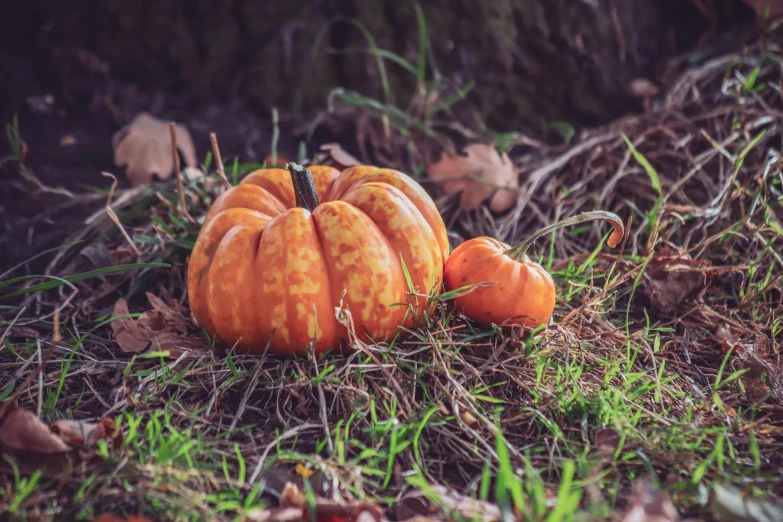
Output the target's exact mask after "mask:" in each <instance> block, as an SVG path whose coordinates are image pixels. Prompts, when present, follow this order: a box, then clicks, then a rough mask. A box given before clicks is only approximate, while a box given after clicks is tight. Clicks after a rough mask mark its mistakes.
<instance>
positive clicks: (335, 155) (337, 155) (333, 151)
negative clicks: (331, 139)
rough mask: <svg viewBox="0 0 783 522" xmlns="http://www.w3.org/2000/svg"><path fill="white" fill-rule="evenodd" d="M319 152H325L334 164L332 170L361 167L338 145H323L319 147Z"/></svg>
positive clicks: (358, 162) (356, 160) (357, 161)
mask: <svg viewBox="0 0 783 522" xmlns="http://www.w3.org/2000/svg"><path fill="white" fill-rule="evenodd" d="M321 150H323V151H326V152H327V153H328V155H329V157H331V159H332V161H333V162H334V163H335V165H334V168H336V169H337V170H343V169H346V168H348V167H355V166H356V165H361V164H362V162H361V161H359V160H358V159H356V158H355V157H353V156H352V155H351V154H349V153H348V152H347V151H346V150H345V149H344V148H342V147H341V146H340V144H339V143H324V144H323V145H321Z"/></svg>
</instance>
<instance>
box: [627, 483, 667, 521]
mask: <svg viewBox="0 0 783 522" xmlns="http://www.w3.org/2000/svg"><path fill="white" fill-rule="evenodd" d="M635 490H636V498H635V499H634V502H633V504H632V505H631V507H630V509H629V510H628V511H627V512H626V514H625V516H624V517H623V519H622V522H677V521H678V520H679V519H680V517H679V514H678V513H677V509H676V508H675V507H674V504H672V501H671V500H669V497H668V495H666V493H664V492H662V491H659V490H657V489H655V488H654V487H653V486H652V484H651V483H650V482H649V481H647V480H642V481H640V482H638V483H637V484H636V487H635Z"/></svg>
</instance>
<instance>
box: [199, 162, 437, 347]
mask: <svg viewBox="0 0 783 522" xmlns="http://www.w3.org/2000/svg"><path fill="white" fill-rule="evenodd" d="M287 167H288V170H284V169H275V168H273V169H261V170H257V171H255V172H253V173H251V174H249V175H248V176H247V177H246V178H244V179H243V180H242V182H241V183H240V184H238V185H237V186H235V187H232V188H230V189H229V190H227V191H226V192H225V193H224V194H222V195H221V196H220V197H218V198H217V200H215V202H214V204H213V205H212V208H211V209H210V210H209V212H208V213H207V216H206V218H205V221H204V225H203V227H202V229H201V232H200V233H199V237H198V239H197V241H196V245H195V247H194V249H193V252H192V254H191V257H190V262H189V266H188V293H189V299H190V306H191V310H192V312H193V315H194V316H195V318H196V320H197V321H198V322H199V323H200V324H201V325H202V326H203V327H204V328H205V329H206V330H207V331H208V332H210V333H211V334H212V335H214V336H216V337H217V338H219V339H220V340H222V341H223V342H225V343H227V344H229V345H232V346H235V347H236V349H237V351H239V352H242V353H261V352H263V351H264V350H265V349H266V347H267V344H268V345H269V349H270V351H272V352H275V353H278V354H284V355H294V354H300V355H301V354H305V353H306V350H307V347H308V344H309V343H313V344H312V348H313V350H314V352H315V353H321V352H323V351H325V350H330V349H334V348H336V347H338V346H339V345H340V341H341V340H343V339H347V330H346V328H345V327H344V326H343V325H342V324H341V323H340V322H339V321H338V320H337V317H336V315H335V310H336V308H337V307H338V306H340V305H341V304H342V306H343V308H344V309H347V310H348V311H349V312H350V313H351V316H352V320H353V325H354V329H355V333H356V334H357V335H358V336H359V337H360V338H361V339H362V340H365V341H387V340H390V339H391V338H392V337H393V336H394V335H396V334H397V332H398V327H399V326H400V325H406V326H410V325H411V324H412V321H413V318H414V316H416V315H418V314H420V313H422V312H425V313H426V312H429V310H424V307H425V304H426V303H427V297H426V296H427V295H433V294H435V295H436V294H437V293H439V292H440V288H441V283H442V279H443V266H444V263H445V261H446V259H447V257H448V252H449V250H448V248H449V246H448V238H447V235H446V228H445V226H444V224H443V219H442V218H441V216H440V214H439V212H438V210H437V208H436V206H435V204H434V202H433V201H432V199H431V198H430V197H429V195H428V194H427V193H426V192H425V191H424V189H423V188H422V187H421V186H420V185H418V184H417V183H416V182H415V181H414V180H413V179H412V178H410V177H408V176H406V175H405V174H403V173H401V172H398V171H395V170H390V169H379V168H375V167H371V166H358V167H351V168H348V169H346V170H344V171H342V172H339V171H337V170H336V169H334V168H331V167H325V166H313V167H310V168H309V170H306V169H304V168H302V167H301V166H298V165H294V164H289V165H288V166H287ZM403 263H404V265H403ZM406 269H407V276H408V277H409V278H410V282H411V283H412V285H413V289H414V294H411V292H410V289H409V285H408V278H407V277H406V273H405V270H406ZM406 314H407V316H408V317H407V318H406Z"/></svg>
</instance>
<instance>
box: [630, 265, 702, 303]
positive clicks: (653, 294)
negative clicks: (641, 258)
mask: <svg viewBox="0 0 783 522" xmlns="http://www.w3.org/2000/svg"><path fill="white" fill-rule="evenodd" d="M711 265H712V264H711V263H710V262H709V261H707V260H694V259H690V258H689V257H687V256H668V255H663V256H656V257H654V258H653V259H652V260H651V261H650V263H649V264H648V266H647V269H646V270H645V272H644V277H643V283H642V284H643V290H644V293H645V295H647V297H648V298H649V299H650V304H651V305H652V307H653V308H654V309H655V310H657V311H659V312H662V313H673V312H675V311H676V310H677V307H678V306H679V305H680V303H683V302H685V301H697V300H699V299H701V297H702V296H703V295H704V291H705V290H706V289H707V287H708V286H709V284H710V282H711V281H712V272H711V271H710V270H709V268H710V267H711Z"/></svg>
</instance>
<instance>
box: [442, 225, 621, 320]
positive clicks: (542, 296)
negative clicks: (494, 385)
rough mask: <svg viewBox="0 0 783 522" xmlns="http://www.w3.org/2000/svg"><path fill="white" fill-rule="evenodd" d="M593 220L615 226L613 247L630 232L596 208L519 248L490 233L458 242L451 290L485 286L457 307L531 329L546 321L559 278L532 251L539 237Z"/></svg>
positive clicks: (449, 265)
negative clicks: (491, 235)
mask: <svg viewBox="0 0 783 522" xmlns="http://www.w3.org/2000/svg"><path fill="white" fill-rule="evenodd" d="M592 219H605V220H607V221H609V222H610V223H611V225H612V226H613V227H614V232H613V233H612V235H611V236H609V239H608V241H607V244H608V245H609V246H610V247H612V248H614V247H615V246H617V245H618V244H619V243H620V241H621V240H622V238H623V237H624V236H625V230H624V227H623V222H622V221H621V220H620V218H619V217H618V216H617V215H615V214H612V213H611V212H605V211H592V212H584V213H582V214H579V215H577V216H574V217H571V218H568V219H564V220H563V221H560V222H558V223H554V224H552V225H549V226H546V227H544V228H542V229H541V230H539V231H537V232H535V233H534V234H533V235H531V236H530V237H529V238H528V239H526V240H525V241H523V242H522V243H520V244H519V245H516V246H514V247H509V245H507V244H505V243H502V242H500V241H498V240H496V239H493V238H490V237H485V236H484V237H477V238H473V239H469V240H468V241H465V242H464V243H462V244H461V245H459V246H458V247H457V248H455V249H454V251H453V252H452V253H451V255H450V256H449V258H448V260H447V261H446V266H445V268H444V269H443V280H444V283H445V286H446V288H448V289H449V290H456V289H458V288H462V287H465V286H470V285H478V284H481V283H485V284H481V285H480V286H475V287H472V288H470V289H468V290H466V291H465V293H463V294H462V295H458V296H457V297H455V298H454V304H455V306H456V308H457V310H459V311H460V312H462V313H464V314H465V315H466V316H467V317H468V318H470V319H472V320H474V321H477V322H479V323H483V324H496V325H498V326H501V325H504V326H511V325H523V326H526V327H531V328H534V327H536V326H540V325H544V324H547V323H548V322H549V320H550V318H551V317H552V313H553V312H554V310H555V298H556V295H557V293H556V291H555V282H554V280H553V279H552V276H551V275H549V273H548V272H547V271H546V270H544V268H543V267H542V266H541V265H539V264H538V263H534V262H533V261H531V260H530V258H529V257H528V256H527V249H528V248H529V246H530V245H531V244H532V242H533V241H535V240H536V239H537V238H539V237H541V236H543V235H546V234H548V233H550V232H552V231H554V230H557V229H558V228H562V227H564V226H567V225H573V224H577V223H584V222H585V221H589V220H592Z"/></svg>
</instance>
